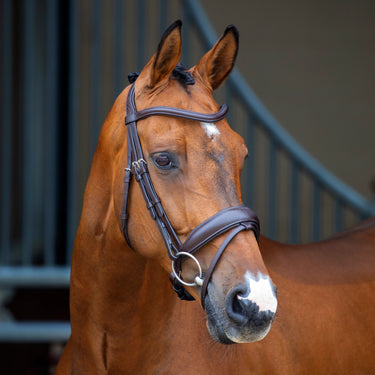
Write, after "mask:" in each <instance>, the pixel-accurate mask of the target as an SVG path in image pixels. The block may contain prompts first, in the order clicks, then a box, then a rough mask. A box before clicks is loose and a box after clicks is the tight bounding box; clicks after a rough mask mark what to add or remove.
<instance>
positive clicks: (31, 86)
mask: <svg viewBox="0 0 375 375" xmlns="http://www.w3.org/2000/svg"><path fill="white" fill-rule="evenodd" d="M34 6H35V3H34V1H33V0H25V1H24V2H23V12H24V13H23V19H24V22H23V26H24V29H23V43H24V46H23V52H24V58H23V62H24V65H23V82H24V92H23V105H24V110H23V119H22V122H23V130H22V133H23V155H22V161H23V162H22V164H23V165H22V167H23V170H22V245H21V249H22V264H23V265H29V264H31V261H32V246H33V231H32V227H33V217H32V213H33V197H34V192H33V186H34V184H33V173H34V150H33V145H34V144H35V142H34V126H35V124H34V118H35V116H34V110H35V104H36V103H35V100H34V99H35V80H34V74H35V71H36V65H35V55H34V51H35V44H34V43H35V39H36V38H35V12H34V10H35V9H34Z"/></svg>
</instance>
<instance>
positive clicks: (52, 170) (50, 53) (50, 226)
mask: <svg viewBox="0 0 375 375" xmlns="http://www.w3.org/2000/svg"><path fill="white" fill-rule="evenodd" d="M46 5H47V32H46V38H47V41H46V42H47V51H46V52H47V53H46V55H47V56H46V57H47V64H46V68H47V71H46V75H47V79H46V82H45V83H46V87H45V93H46V96H45V100H46V106H45V110H46V116H45V119H46V121H45V130H44V131H45V134H46V145H45V147H46V157H45V158H44V159H45V174H44V178H45V185H46V196H45V198H44V199H45V207H44V241H45V247H44V258H45V264H47V265H53V264H54V263H55V238H56V214H57V213H56V198H57V194H56V192H57V182H56V178H57V175H56V166H57V154H56V149H57V119H58V116H57V91H58V89H57V76H58V58H57V46H58V1H57V0H48V2H47V3H46Z"/></svg>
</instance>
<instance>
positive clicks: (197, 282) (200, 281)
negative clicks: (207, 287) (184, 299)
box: [172, 251, 203, 286]
mask: <svg viewBox="0 0 375 375" xmlns="http://www.w3.org/2000/svg"><path fill="white" fill-rule="evenodd" d="M179 256H187V257H189V258H190V259H193V260H194V262H195V263H196V265H197V266H198V269H199V275H197V276H196V277H195V278H194V282H193V283H187V282H186V281H184V280H182V279H181V277H180V276H179V275H177V273H176V271H175V269H174V262H175V260H172V271H173V274H174V276H175V277H176V279H177V280H178V281H179V282H180V283H181V284H183V285H185V286H195V285H200V286H202V285H203V278H202V267H201V265H200V264H199V261H198V259H197V258H196V257H195V256H194V255H192V254H190V253H187V252H185V251H181V252H178V253H176V254H175V257H176V260H177V258H178V257H179Z"/></svg>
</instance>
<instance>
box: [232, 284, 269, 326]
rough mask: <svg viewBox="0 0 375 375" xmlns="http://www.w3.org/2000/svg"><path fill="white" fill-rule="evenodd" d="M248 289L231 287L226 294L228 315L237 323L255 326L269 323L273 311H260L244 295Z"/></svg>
mask: <svg viewBox="0 0 375 375" xmlns="http://www.w3.org/2000/svg"><path fill="white" fill-rule="evenodd" d="M247 295H248V291H247V290H246V287H244V286H237V287H235V288H233V289H232V290H231V291H230V292H229V293H228V295H227V298H226V301H225V309H226V313H227V315H228V317H229V318H230V319H231V320H232V321H233V322H235V323H237V324H239V325H246V324H251V325H254V326H257V327H260V326H265V325H268V324H269V323H271V322H272V321H273V320H274V318H275V313H274V312H272V311H270V310H267V311H261V310H260V309H259V306H258V305H257V304H256V303H255V302H253V301H251V300H250V299H248V298H245V296H247Z"/></svg>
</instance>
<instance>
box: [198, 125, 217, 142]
mask: <svg viewBox="0 0 375 375" xmlns="http://www.w3.org/2000/svg"><path fill="white" fill-rule="evenodd" d="M201 125H202V128H203V130H204V131H205V132H206V134H207V136H208V137H209V138H211V139H214V138H215V137H216V136H218V135H219V134H220V131H219V129H218V128H217V127H216V126H215V124H211V123H208V122H201Z"/></svg>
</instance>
